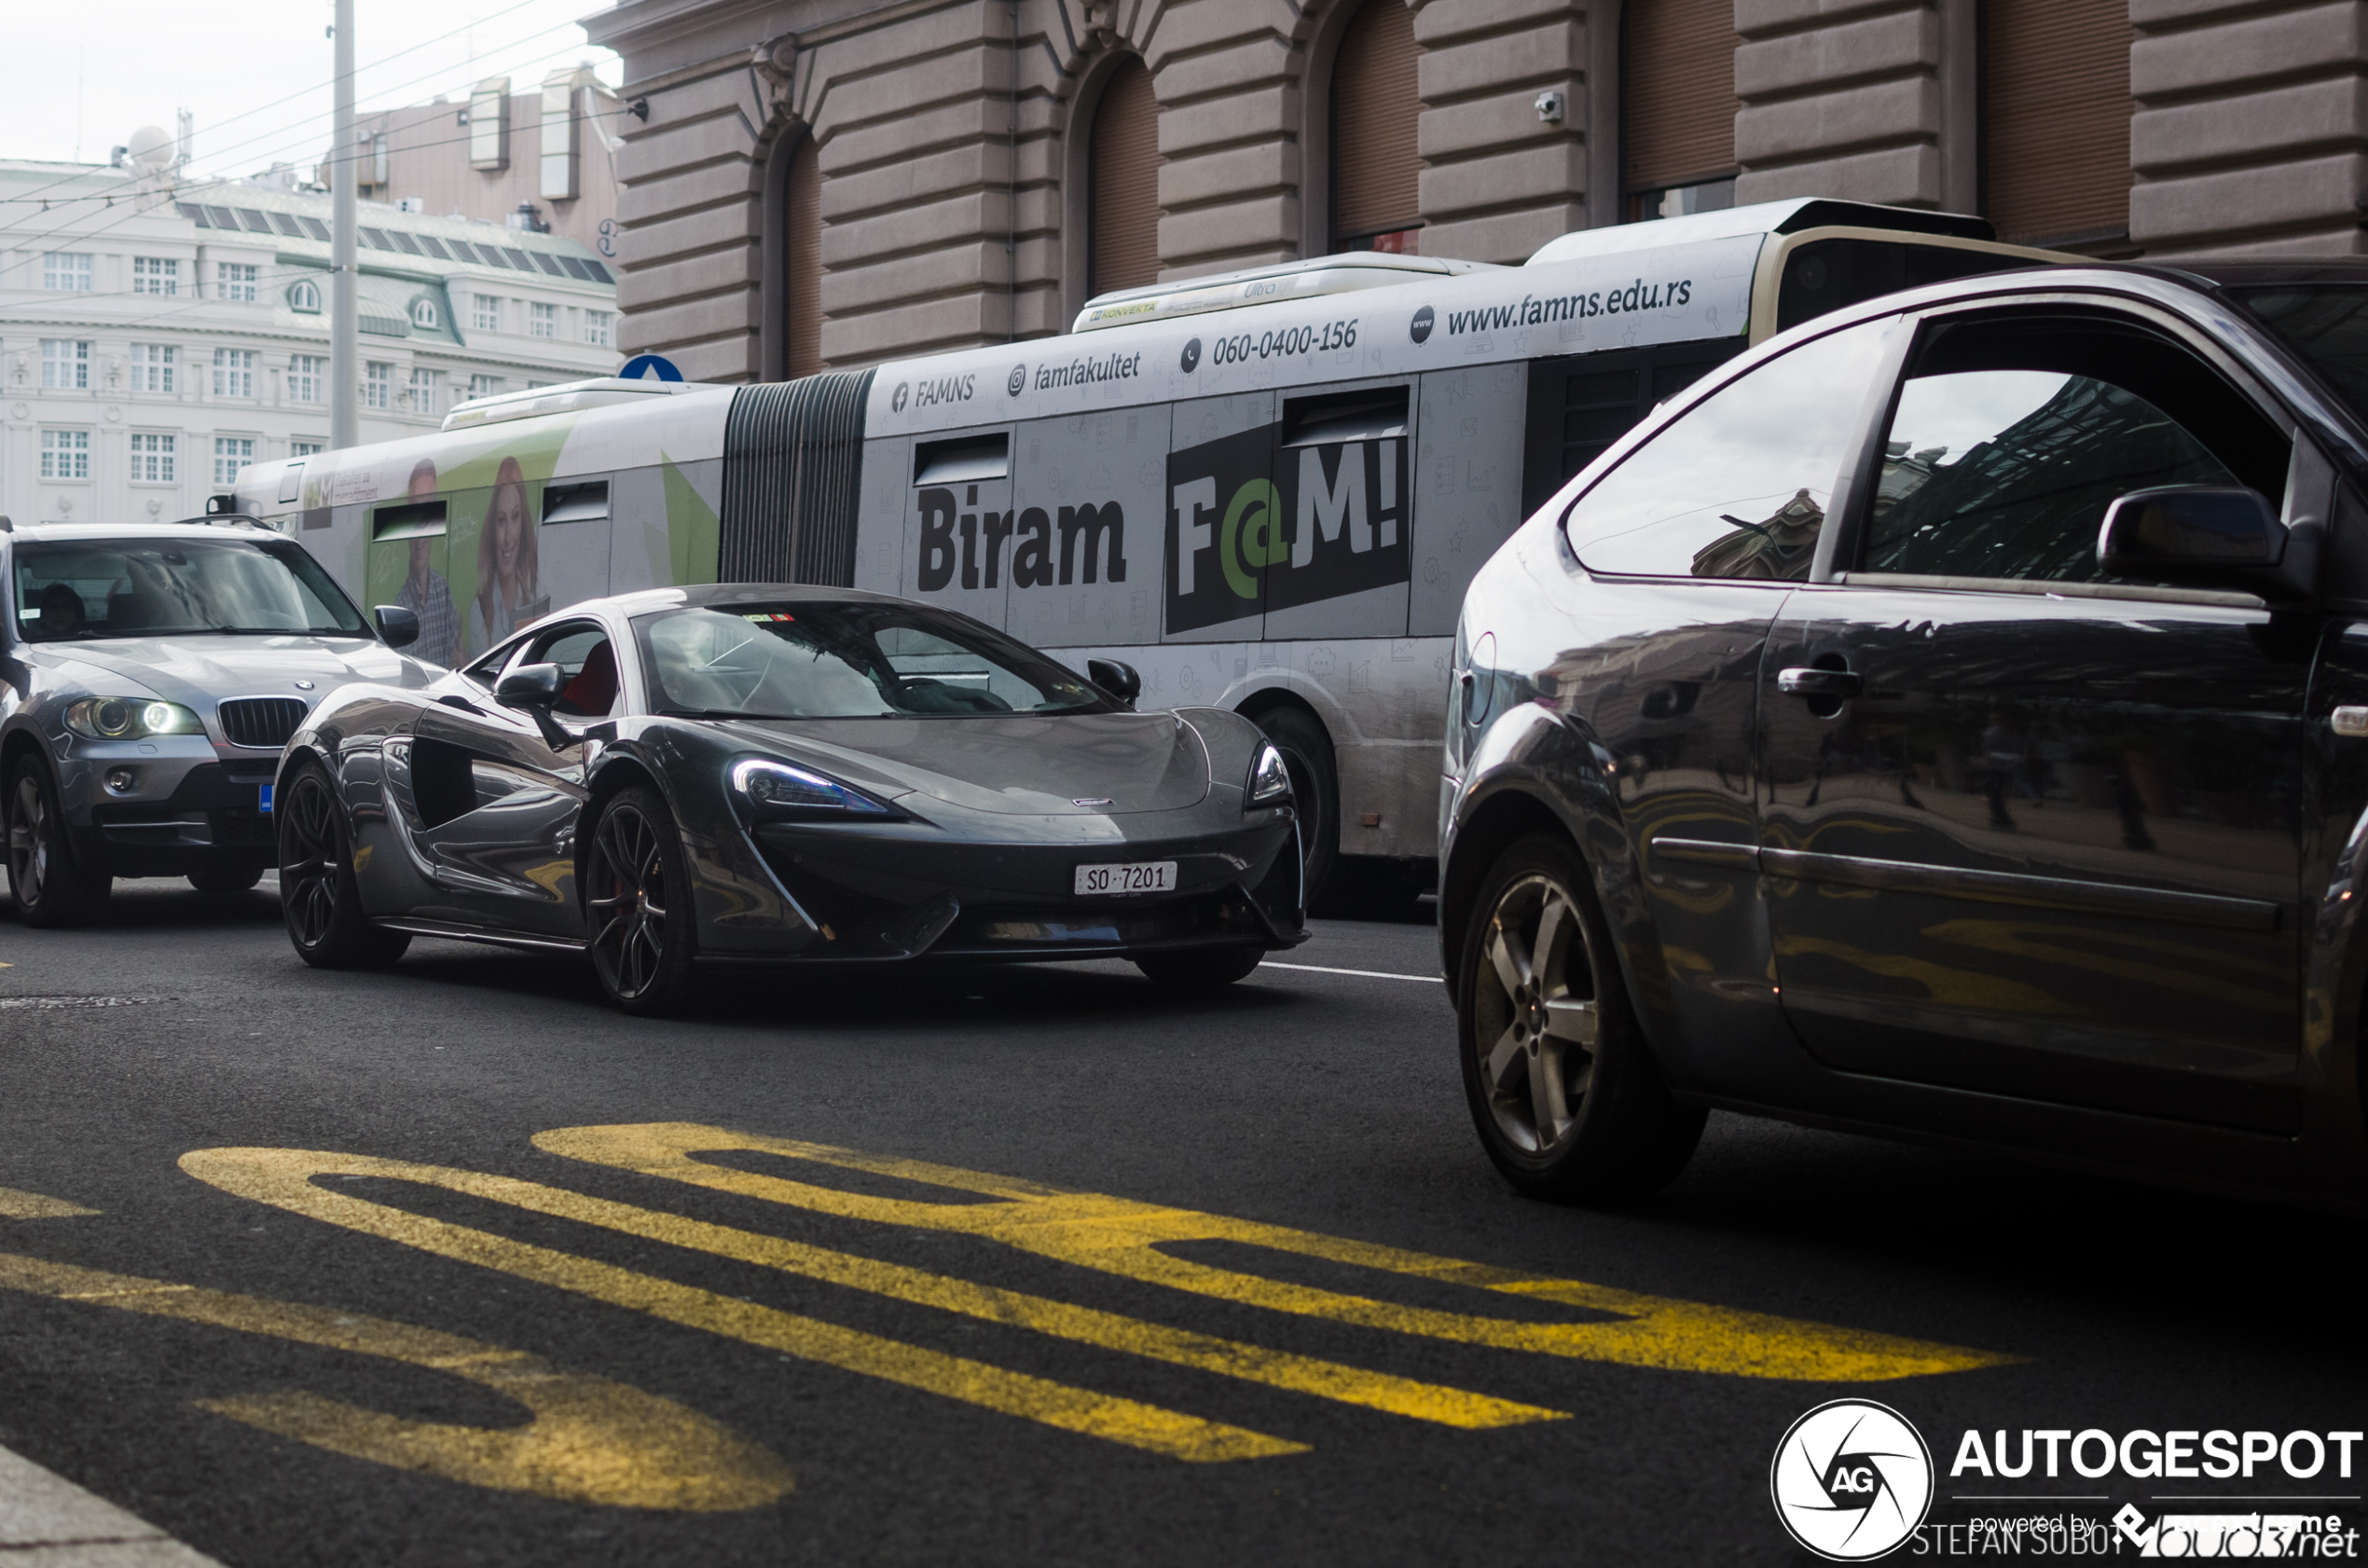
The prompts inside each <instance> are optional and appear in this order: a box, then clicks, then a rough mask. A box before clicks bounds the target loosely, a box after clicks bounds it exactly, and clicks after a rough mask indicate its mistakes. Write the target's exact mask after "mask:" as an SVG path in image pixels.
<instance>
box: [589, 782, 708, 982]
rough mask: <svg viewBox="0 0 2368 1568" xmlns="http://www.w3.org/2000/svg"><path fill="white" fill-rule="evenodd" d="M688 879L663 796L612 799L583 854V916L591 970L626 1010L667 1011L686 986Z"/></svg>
mask: <svg viewBox="0 0 2368 1568" xmlns="http://www.w3.org/2000/svg"><path fill="white" fill-rule="evenodd" d="M689 881H690V878H689V873H688V868H687V867H686V866H685V865H684V863H683V857H682V846H681V840H680V838H679V836H678V835H677V834H676V832H675V828H674V817H673V814H672V813H671V812H669V811H668V810H667V808H666V802H665V800H664V799H663V798H662V797H661V796H659V795H658V793H657V792H656V791H654V790H647V789H633V790H627V791H625V792H624V793H623V794H620V795H618V796H617V797H616V798H615V799H614V800H613V801H611V802H610V803H609V805H608V808H607V809H606V810H604V811H603V812H601V814H600V820H599V826H598V827H596V828H595V829H593V831H592V847H591V853H590V854H589V855H588V856H586V857H585V881H584V886H585V916H586V919H585V924H586V925H587V926H588V927H589V928H590V930H591V949H592V965H593V968H594V969H595V970H598V971H599V976H600V984H601V985H602V987H603V988H605V989H606V990H607V992H608V993H609V995H610V996H611V997H614V998H615V999H616V1002H617V1005H619V1006H620V1007H622V1008H624V1009H625V1010H626V1011H627V1012H634V1013H642V1014H653V1015H654V1014H657V1013H663V1012H670V1011H673V1010H674V1009H676V1008H677V1007H679V1006H681V1003H682V1000H683V998H684V997H685V996H686V995H687V994H688V992H689V990H690V979H691V975H690V957H691V951H690V950H691V929H690V923H691V906H690V901H689V898H690V887H689Z"/></svg>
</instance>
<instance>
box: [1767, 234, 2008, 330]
mask: <svg viewBox="0 0 2368 1568" xmlns="http://www.w3.org/2000/svg"><path fill="white" fill-rule="evenodd" d="M2032 265H2034V263H2032V262H2031V261H2030V260H2028V259H2026V258H2024V257H2022V256H2014V255H2001V254H1998V253H1996V252H1994V251H1975V250H1961V249H1959V248H1958V247H1956V246H1953V245H1916V244H1907V243H1904V242H1901V241H1889V240H1812V241H1810V242H1809V243H1808V244H1806V245H1801V246H1797V247H1796V248H1795V249H1794V251H1793V253H1792V254H1790V255H1787V256H1786V257H1785V258H1784V275H1783V278H1782V279H1781V280H1779V281H1778V282H1777V285H1776V330H1777V331H1779V332H1782V331H1783V330H1784V329H1785V328H1786V327H1791V326H1798V325H1799V324H1800V323H1803V322H1805V321H1810V320H1812V319H1814V318H1816V317H1818V316H1822V315H1824V313H1825V312H1826V311H1828V310H1838V309H1841V308H1842V307H1843V306H1845V305H1855V304H1857V303H1858V302H1859V301H1860V300H1862V299H1872V298H1874V297H1875V296H1878V295H1884V294H1891V293H1893V292H1894V291H1896V290H1899V289H1912V288H1918V287H1921V285H1923V284H1925V283H1944V282H1948V280H1949V279H1951V278H1971V277H1974V276H1975V275H1976V274H1978V273H1982V272H2004V271H2008V270H2011V269H2012V268H2017V267H2030V266H2032Z"/></svg>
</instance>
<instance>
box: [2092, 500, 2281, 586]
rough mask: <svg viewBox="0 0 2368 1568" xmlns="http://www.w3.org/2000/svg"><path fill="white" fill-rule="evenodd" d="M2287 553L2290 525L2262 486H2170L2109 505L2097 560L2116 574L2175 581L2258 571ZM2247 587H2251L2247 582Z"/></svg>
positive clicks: (2223, 577) (2234, 576)
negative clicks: (2256, 488)
mask: <svg viewBox="0 0 2368 1568" xmlns="http://www.w3.org/2000/svg"><path fill="white" fill-rule="evenodd" d="M2285 557H2286V526H2285V525H2284V524H2283V523H2281V522H2279V520H2278V514H2277V513H2276V512H2275V511H2274V510H2273V509H2272V508H2271V507H2270V504H2269V498H2268V497H2266V496H2265V495H2263V494H2262V493H2261V492H2260V491H2259V490H2249V489H2239V488H2221V487H2215V486H2209V485H2166V486H2163V487H2162V488H2159V489H2151V490H2132V491H2130V492H2129V493H2128V494H2127V495H2126V496H2123V497H2121V498H2119V499H2118V500H2116V501H2115V502H2113V504H2112V505H2111V506H2109V507H2107V508H2106V509H2105V524H2104V527H2102V528H2101V529H2100V530H2098V531H2097V567H2098V570H2099V571H2103V572H2104V573H2106V574H2107V575H2108V576H2115V577H2156V578H2165V579H2171V580H2179V579H2188V578H2203V579H2207V580H2209V579H2220V580H2223V581H2227V582H2230V583H2231V584H2232V585H2235V584H2236V583H2237V581H2238V580H2239V578H2238V574H2240V573H2250V574H2253V575H2256V576H2257V575H2258V574H2259V573H2260V572H2261V571H2264V570H2265V569H2269V568H2274V567H2276V566H2278V565H2279V563H2280V562H2281V561H2283V560H2284V559H2285ZM2246 586H2251V584H2246Z"/></svg>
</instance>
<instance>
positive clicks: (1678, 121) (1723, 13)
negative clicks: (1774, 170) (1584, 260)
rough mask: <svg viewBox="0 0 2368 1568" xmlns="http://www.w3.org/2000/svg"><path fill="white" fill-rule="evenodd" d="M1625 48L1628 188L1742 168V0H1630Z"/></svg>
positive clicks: (1679, 182) (1692, 180) (1681, 181)
mask: <svg viewBox="0 0 2368 1568" xmlns="http://www.w3.org/2000/svg"><path fill="white" fill-rule="evenodd" d="M1626 17H1627V24H1626V25H1627V31H1626V33H1625V34H1624V35H1623V36H1622V38H1621V43H1622V46H1623V52H1624V57H1625V58H1624V60H1623V62H1622V63H1623V67H1624V69H1623V71H1622V76H1623V84H1624V86H1625V88H1626V91H1625V93H1624V94H1623V96H1622V107H1623V109H1624V111H1625V113H1624V116H1623V117H1624V118H1625V120H1626V122H1627V123H1626V126H1625V128H1624V129H1625V131H1626V132H1627V134H1626V137H1625V145H1624V149H1623V153H1622V159H1621V160H1622V162H1623V163H1624V165H1625V166H1626V171H1627V175H1626V177H1627V184H1628V188H1629V189H1630V190H1631V191H1637V190H1657V189H1659V188H1661V187H1663V186H1684V185H1693V184H1695V183H1697V182H1699V181H1702V180H1709V179H1716V178H1718V177H1719V176H1721V175H1724V174H1730V173H1732V172H1734V169H1735V48H1736V46H1737V45H1738V44H1740V43H1741V42H1742V39H1741V38H1739V37H1737V36H1736V34H1735V0H1630V4H1629V6H1628V7H1627V8H1626Z"/></svg>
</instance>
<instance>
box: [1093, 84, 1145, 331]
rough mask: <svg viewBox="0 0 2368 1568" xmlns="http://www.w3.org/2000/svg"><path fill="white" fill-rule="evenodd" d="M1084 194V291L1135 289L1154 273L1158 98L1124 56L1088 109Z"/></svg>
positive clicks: (1106, 291) (1098, 291) (1101, 292)
mask: <svg viewBox="0 0 2368 1568" xmlns="http://www.w3.org/2000/svg"><path fill="white" fill-rule="evenodd" d="M1092 137H1093V145H1092V159H1091V162H1090V164H1089V166H1088V169H1087V173H1086V192H1085V232H1086V253H1085V278H1086V284H1085V292H1086V293H1087V294H1089V295H1095V294H1108V292H1109V291H1110V290H1112V289H1131V288H1138V287H1140V286H1142V285H1143V284H1145V283H1154V282H1159V276H1160V102H1159V99H1158V97H1157V96H1156V95H1155V94H1154V93H1153V92H1152V91H1151V74H1150V72H1149V71H1147V70H1145V69H1144V67H1143V62H1141V61H1139V60H1135V59H1129V60H1127V61H1126V62H1124V63H1123V64H1122V65H1120V66H1119V67H1118V69H1117V70H1116V71H1115V72H1113V73H1112V74H1111V76H1110V77H1109V79H1108V81H1107V82H1105V83H1104V84H1103V86H1102V97H1101V101H1100V102H1099V103H1096V104H1095V107H1094V129H1093V131H1092Z"/></svg>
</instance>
